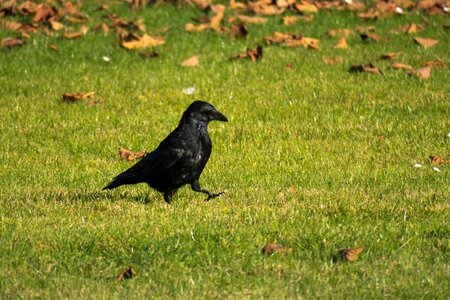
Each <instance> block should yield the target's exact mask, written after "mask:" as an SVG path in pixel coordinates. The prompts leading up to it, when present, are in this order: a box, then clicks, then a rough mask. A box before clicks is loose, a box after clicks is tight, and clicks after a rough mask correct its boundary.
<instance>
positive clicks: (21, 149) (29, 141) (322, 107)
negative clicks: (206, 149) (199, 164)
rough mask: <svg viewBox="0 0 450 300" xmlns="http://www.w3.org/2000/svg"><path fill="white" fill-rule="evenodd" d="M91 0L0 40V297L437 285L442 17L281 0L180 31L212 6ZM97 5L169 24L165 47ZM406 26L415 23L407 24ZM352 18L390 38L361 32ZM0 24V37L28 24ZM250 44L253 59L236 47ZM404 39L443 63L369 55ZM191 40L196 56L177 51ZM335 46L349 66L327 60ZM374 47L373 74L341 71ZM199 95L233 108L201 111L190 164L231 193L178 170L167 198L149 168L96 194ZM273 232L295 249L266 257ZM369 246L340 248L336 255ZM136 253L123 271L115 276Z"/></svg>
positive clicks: (160, 30)
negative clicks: (270, 39)
mask: <svg viewBox="0 0 450 300" xmlns="http://www.w3.org/2000/svg"><path fill="white" fill-rule="evenodd" d="M53 2H55V1H53ZM84 2H85V3H84V6H83V7H82V8H81V9H80V11H82V12H83V13H85V14H86V15H89V16H90V20H88V21H86V22H85V24H86V25H87V26H89V27H90V28H92V29H91V30H90V31H89V32H88V33H87V34H85V35H83V36H82V37H80V38H78V39H68V38H64V37H62V33H60V32H51V34H50V35H49V36H47V35H46V34H43V33H40V34H39V33H38V34H31V37H30V38H28V39H26V40H25V44H24V45H22V46H17V47H12V48H10V49H7V48H6V47H2V48H0V91H1V92H0V103H1V105H0V114H1V120H0V128H1V134H0V159H1V164H0V298H2V299H21V298H24V299H29V298H38V299H39V298H50V299H53V298H56V299H59V298H68V299H111V298H123V297H130V298H138V299H145V298H155V299H172V298H177V299H205V298H206V299H213V298H229V299H235V298H251V299H257V298H273V299H277V298H296V299H297V298H307V299H308V298H333V299H348V298H355V299H360V298H394V299H397V298H410V299H411V298H413V299H418V298H419V299H422V298H425V299H447V297H448V294H449V290H450V285H449V279H450V269H449V248H450V225H449V209H450V205H449V203H450V201H449V200H450V176H449V173H450V164H449V163H444V164H440V165H433V164H432V163H431V160H430V159H429V156H430V155H436V156H440V157H444V158H446V159H450V147H449V146H450V136H449V134H450V102H449V92H450V88H449V84H448V83H449V81H450V72H449V69H448V65H449V64H450V55H449V52H448V49H450V39H449V32H448V24H449V23H448V14H447V15H429V14H427V13H426V12H415V11H411V12H408V13H405V14H402V15H399V14H394V15H393V16H391V17H388V18H381V19H378V20H365V19H361V18H359V17H358V16H357V13H356V12H349V11H342V12H341V11H336V10H332V11H331V12H328V11H326V10H320V11H319V12H318V13H317V14H315V17H314V20H312V21H309V22H308V21H304V20H299V21H298V22H297V23H296V24H294V25H290V26H286V25H284V24H283V22H282V18H283V17H284V16H285V15H294V13H293V12H291V11H289V12H286V13H285V14H284V15H278V16H270V17H267V16H263V17H265V18H267V19H268V22H266V23H264V24H246V28H247V30H248V35H247V37H246V38H234V37H232V36H230V34H228V33H219V32H216V31H215V30H205V31H203V32H197V33H196V32H186V31H185V29H184V28H185V24H187V23H189V22H193V21H192V18H193V17H194V18H195V17H200V16H202V15H203V14H204V13H203V12H202V11H201V10H199V9H198V8H196V7H193V6H183V7H181V6H179V5H173V4H163V5H158V6H153V5H148V6H147V7H146V8H141V9H138V10H137V11H132V10H131V9H130V8H129V4H127V3H124V2H122V1H92V2H91V1H84ZM104 2H106V3H108V4H109V9H110V10H111V11H112V12H113V13H115V14H117V15H118V16H119V17H120V18H123V19H124V20H128V21H136V20H138V19H143V23H144V24H145V25H146V32H147V33H149V34H151V35H156V36H160V37H163V38H164V39H165V44H164V45H160V46H156V47H155V48H154V50H155V51H156V53H157V54H158V56H157V57H153V58H143V57H141V56H140V55H139V54H138V52H139V51H141V50H140V49H137V50H134V51H133V50H127V49H124V48H123V47H120V46H119V42H118V38H117V36H116V34H115V33H114V30H113V29H112V28H110V32H109V33H105V32H103V31H102V30H99V29H97V30H95V29H93V28H94V27H95V26H97V25H99V24H100V23H101V22H105V23H107V24H110V23H111V22H110V20H108V19H107V18H106V17H105V16H107V15H108V14H109V12H107V11H105V10H95V9H96V8H97V7H98V6H99V4H101V3H104ZM4 3H5V2H4V1H0V7H1V5H2V4H4ZM181 8H182V9H181ZM233 14H234V12H233V11H232V10H230V9H227V11H226V14H225V15H226V17H225V18H224V20H223V21H222V26H227V27H229V26H230V25H229V24H228V23H227V18H228V17H230V16H233ZM209 15H210V16H214V13H213V12H209ZM29 19H30V17H29V16H21V15H18V16H9V15H6V16H4V17H0V21H2V20H8V21H13V20H14V21H17V22H19V21H20V22H25V21H26V20H29ZM60 21H61V23H62V24H64V25H65V26H66V27H69V26H72V27H74V28H75V29H77V28H79V27H80V26H81V25H83V24H75V25H73V24H72V25H70V22H68V21H67V20H66V19H63V20H60ZM193 23H195V22H193ZM412 23H415V24H421V25H422V26H423V28H422V30H421V31H420V32H418V33H412V34H407V33H400V32H399V28H400V27H402V26H405V25H409V24H412ZM1 24H5V23H0V25H1ZM42 26H47V25H46V24H44V25H42ZM358 26H363V27H364V28H365V29H366V30H367V27H369V26H374V27H375V30H374V31H370V33H375V34H377V35H379V36H380V37H382V38H383V40H381V41H376V40H372V41H362V39H361V37H360V36H359V34H358V33H357V32H356V28H357V27H358ZM6 27H7V26H0V40H2V39H4V38H7V37H17V36H20V34H18V33H17V32H15V31H13V30H11V28H6ZM342 28H349V29H352V31H353V34H352V35H350V36H348V37H347V39H346V41H347V44H348V48H347V49H336V48H334V47H333V46H334V45H335V44H336V42H337V41H338V39H339V37H330V36H329V35H328V34H327V32H328V31H329V30H330V29H342ZM64 30H65V29H63V31H64ZM276 31H278V32H292V33H297V34H301V35H303V36H305V37H312V38H316V39H319V40H320V42H319V47H320V51H319V50H315V49H308V48H304V47H287V46H285V45H283V44H281V45H278V44H270V45H268V44H266V43H265V42H264V38H265V37H267V36H271V35H273V34H274V33H275V32H276ZM414 37H424V38H429V39H435V40H438V41H439V43H438V44H437V45H434V46H432V47H429V48H425V47H422V46H420V45H418V44H417V43H415V42H414V40H413V38H414ZM50 45H55V46H56V47H57V51H55V50H54V49H52V48H50V47H49V46H50ZM257 45H261V46H262V47H263V56H262V58H261V59H259V60H257V61H252V60H251V59H249V58H243V59H238V60H233V61H230V60H229V58H230V57H233V56H236V55H238V54H239V53H245V52H246V49H247V48H250V49H254V48H255V47H256V46H257ZM52 47H53V46H52ZM397 52H401V54H400V56H399V57H398V58H396V59H395V61H397V62H399V63H403V64H409V65H411V66H412V67H413V68H414V69H419V68H422V67H423V66H424V64H425V63H426V62H428V61H435V60H440V61H441V62H442V63H443V64H444V66H437V67H432V69H431V75H430V77H429V78H428V79H422V78H419V77H417V76H414V75H413V76H408V75H406V71H405V70H402V69H394V68H392V67H391V65H392V63H393V60H381V59H379V57H380V56H381V55H383V54H387V53H397ZM147 53H148V52H147ZM193 55H198V56H199V65H198V66H195V67H181V66H180V63H181V62H182V61H184V60H185V59H187V58H189V57H191V56H193ZM330 57H341V59H342V62H341V63H337V64H325V63H324V62H323V61H322V59H323V58H330ZM370 62H372V63H373V64H374V65H375V66H376V67H378V68H380V70H382V72H383V74H384V75H377V74H372V73H368V72H361V73H351V72H349V69H350V68H351V67H352V66H354V65H361V64H367V63H370ZM187 88H194V93H193V94H191V95H189V94H186V93H185V92H183V90H185V89H187ZM90 91H94V92H95V96H94V98H93V99H85V100H79V101H75V102H73V103H72V102H68V101H62V95H63V94H65V93H86V92H90ZM196 99H202V100H206V101H208V102H210V103H212V104H213V105H214V106H215V107H216V108H217V109H218V110H219V111H221V112H222V113H223V114H224V115H226V116H227V117H228V119H229V122H228V123H222V122H213V123H211V124H210V126H209V131H210V135H211V139H212V141H213V152H212V156H211V158H210V160H209V162H208V164H207V165H206V168H205V171H204V172H203V174H202V176H201V178H200V182H201V184H202V186H203V187H204V188H206V189H209V190H211V191H213V192H219V191H225V192H226V193H225V194H224V195H223V196H221V197H219V198H216V199H213V200H211V201H210V202H205V201H203V200H204V198H205V195H203V194H199V193H195V192H193V191H191V190H190V188H189V187H188V186H186V187H184V188H182V189H180V190H179V191H178V193H177V194H176V195H175V196H174V198H173V202H172V204H171V205H168V204H166V203H165V202H164V200H163V198H162V195H161V194H159V193H158V192H156V191H154V190H151V189H149V188H148V187H147V186H146V185H143V184H142V185H135V186H122V187H120V188H117V189H115V190H112V191H101V189H102V187H103V186H105V185H106V184H107V183H109V181H110V180H111V179H112V177H114V176H115V175H117V174H118V173H120V172H122V171H123V170H125V169H126V168H128V167H130V166H131V165H132V164H133V163H134V162H129V161H124V160H121V159H120V157H119V153H118V149H119V147H125V148H127V149H130V150H134V151H151V150H153V149H154V148H155V147H156V146H157V145H158V143H159V142H160V141H161V140H162V139H163V138H164V137H165V136H167V134H168V133H169V132H170V131H171V130H173V129H174V128H175V127H176V125H177V122H178V120H179V118H180V117H181V114H182V112H183V111H184V109H186V107H187V106H188V105H189V104H190V103H191V102H192V101H194V100H196ZM416 164H420V165H421V167H418V166H415V165H416ZM270 243H277V244H279V245H282V246H284V247H286V248H287V249H288V251H284V252H283V251H280V253H274V254H272V255H265V254H262V252H261V249H262V248H263V246H264V245H266V244H270ZM362 246H365V249H364V250H363V251H362V253H361V254H360V255H359V257H358V258H357V260H355V261H352V262H347V261H345V260H344V259H342V258H341V257H340V255H339V252H338V251H339V249H341V248H358V247H362ZM129 267H131V268H132V269H133V270H134V272H135V276H133V278H131V279H123V280H116V278H117V277H118V276H119V275H120V274H121V273H122V272H123V271H124V270H126V269H127V268H129Z"/></svg>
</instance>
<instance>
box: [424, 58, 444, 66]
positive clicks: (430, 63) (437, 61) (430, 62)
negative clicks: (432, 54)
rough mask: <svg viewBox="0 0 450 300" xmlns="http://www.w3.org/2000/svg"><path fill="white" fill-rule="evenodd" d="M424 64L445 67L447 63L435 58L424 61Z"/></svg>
mask: <svg viewBox="0 0 450 300" xmlns="http://www.w3.org/2000/svg"><path fill="white" fill-rule="evenodd" d="M425 66H426V67H436V68H443V67H446V66H447V65H446V64H445V63H444V62H443V61H441V60H439V59H436V60H430V61H427V62H426V63H425Z"/></svg>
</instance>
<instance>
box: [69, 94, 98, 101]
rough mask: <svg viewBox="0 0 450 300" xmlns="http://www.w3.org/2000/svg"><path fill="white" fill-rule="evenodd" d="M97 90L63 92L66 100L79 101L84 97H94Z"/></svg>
mask: <svg viewBox="0 0 450 300" xmlns="http://www.w3.org/2000/svg"><path fill="white" fill-rule="evenodd" d="M94 95H95V92H87V93H74V94H63V95H62V99H63V100H64V101H78V100H83V99H88V98H90V99H92V98H94Z"/></svg>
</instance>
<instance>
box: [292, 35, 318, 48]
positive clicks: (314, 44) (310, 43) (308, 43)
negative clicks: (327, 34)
mask: <svg viewBox="0 0 450 300" xmlns="http://www.w3.org/2000/svg"><path fill="white" fill-rule="evenodd" d="M285 43H286V46H288V47H297V46H303V47H305V48H310V49H315V50H319V40H318V39H314V38H308V37H302V38H300V39H293V40H286V41H285Z"/></svg>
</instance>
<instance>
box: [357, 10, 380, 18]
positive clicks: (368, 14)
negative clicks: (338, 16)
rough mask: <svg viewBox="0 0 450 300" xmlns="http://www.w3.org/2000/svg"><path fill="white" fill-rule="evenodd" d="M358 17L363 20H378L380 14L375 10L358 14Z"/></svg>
mask: <svg viewBox="0 0 450 300" xmlns="http://www.w3.org/2000/svg"><path fill="white" fill-rule="evenodd" d="M358 17H360V18H361V19H367V20H376V19H378V18H379V17H380V12H379V11H378V10H375V9H369V10H368V11H365V12H360V13H358Z"/></svg>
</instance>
